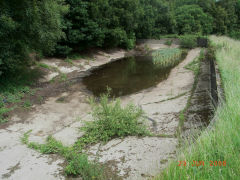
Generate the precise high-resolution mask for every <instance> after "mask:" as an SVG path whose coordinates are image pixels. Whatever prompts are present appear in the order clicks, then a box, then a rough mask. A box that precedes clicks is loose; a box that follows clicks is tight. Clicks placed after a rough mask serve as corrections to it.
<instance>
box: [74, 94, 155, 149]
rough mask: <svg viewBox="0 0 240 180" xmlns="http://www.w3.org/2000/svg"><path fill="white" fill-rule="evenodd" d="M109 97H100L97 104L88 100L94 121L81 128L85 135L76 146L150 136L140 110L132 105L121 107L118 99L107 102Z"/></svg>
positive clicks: (92, 100)
mask: <svg viewBox="0 0 240 180" xmlns="http://www.w3.org/2000/svg"><path fill="white" fill-rule="evenodd" d="M109 97H110V96H109V95H102V96H101V97H100V103H99V104H97V102H96V101H95V100H94V99H91V100H90V103H91V106H92V109H93V112H92V116H93V119H94V121H91V122H86V124H85V126H84V127H83V128H82V130H83V131H84V132H85V135H84V136H83V137H82V138H80V139H79V140H78V142H77V144H78V145H79V144H80V145H82V144H83V145H84V144H92V143H97V142H107V141H109V140H111V139H113V138H117V137H120V138H122V137H126V136H146V135H150V132H149V131H148V130H147V129H146V126H145V124H144V118H143V111H142V110H141V109H140V108H138V107H136V106H134V105H133V104H128V105H127V106H126V107H122V106H121V103H120V100H119V99H116V100H112V101H109Z"/></svg>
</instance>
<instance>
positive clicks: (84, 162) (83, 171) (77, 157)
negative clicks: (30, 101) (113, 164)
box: [21, 131, 105, 180]
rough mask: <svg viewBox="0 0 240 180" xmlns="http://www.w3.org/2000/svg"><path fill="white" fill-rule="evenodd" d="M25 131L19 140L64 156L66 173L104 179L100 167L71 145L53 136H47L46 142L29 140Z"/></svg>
mask: <svg viewBox="0 0 240 180" xmlns="http://www.w3.org/2000/svg"><path fill="white" fill-rule="evenodd" d="M30 132H31V131H29V132H27V133H25V134H24V135H23V137H22V138H21V142H22V143H23V144H26V145H27V146H28V147H29V148H31V149H34V150H36V151H38V152H40V153H42V154H58V155H61V156H62V157H64V158H65V160H66V162H67V166H66V167H65V169H64V172H65V174H66V175H70V176H77V175H80V176H81V178H82V179H83V180H92V179H96V180H104V179H105V178H104V176H103V170H102V167H101V166H100V165H99V164H97V163H94V162H90V161H88V157H87V155H86V154H84V153H79V152H78V151H76V150H74V148H72V147H66V146H63V144H62V143H61V142H59V141H57V140H55V139H54V138H53V137H51V136H49V137H48V138H47V142H46V144H39V143H35V142H29V133H30Z"/></svg>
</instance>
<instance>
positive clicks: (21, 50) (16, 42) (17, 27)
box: [0, 0, 68, 74]
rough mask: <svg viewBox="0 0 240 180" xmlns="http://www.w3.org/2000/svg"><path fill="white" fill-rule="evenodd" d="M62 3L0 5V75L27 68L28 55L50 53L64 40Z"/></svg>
mask: <svg viewBox="0 0 240 180" xmlns="http://www.w3.org/2000/svg"><path fill="white" fill-rule="evenodd" d="M63 4H64V1H63V0H41V1H36V0H21V1H18V0H2V1H0V8H1V11H0V39H1V42H0V74H1V73H10V72H11V73H13V72H14V71H16V69H19V68H21V66H26V65H27V64H28V60H29V54H30V53H34V54H44V55H48V54H51V53H53V51H54V49H55V48H54V47H55V46H56V44H57V41H59V40H60V39H61V38H63V37H64V33H63V31H62V28H63V24H62V22H63V19H62V18H63V15H64V14H66V13H67V10H68V7H67V6H65V5H63Z"/></svg>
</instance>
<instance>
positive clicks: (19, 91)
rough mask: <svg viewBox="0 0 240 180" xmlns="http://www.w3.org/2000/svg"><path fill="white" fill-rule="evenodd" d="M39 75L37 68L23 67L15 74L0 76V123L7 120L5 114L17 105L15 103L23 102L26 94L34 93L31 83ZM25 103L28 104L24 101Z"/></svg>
mask: <svg viewBox="0 0 240 180" xmlns="http://www.w3.org/2000/svg"><path fill="white" fill-rule="evenodd" d="M40 76H41V73H40V71H39V70H38V69H34V70H32V69H27V68H23V69H21V70H19V72H16V73H15V74H11V75H8V77H2V76H1V78H0V84H1V89H0V124H1V123H5V122H7V121H8V119H7V114H8V113H9V112H10V111H12V110H13V109H14V108H16V107H17V104H21V103H24V102H23V98H24V96H25V95H26V94H28V95H34V94H35V90H34V89H31V88H30V87H31V85H33V83H34V82H35V81H36V79H38V78H39V77H40ZM25 105H27V106H28V105H29V103H26V104H25Z"/></svg>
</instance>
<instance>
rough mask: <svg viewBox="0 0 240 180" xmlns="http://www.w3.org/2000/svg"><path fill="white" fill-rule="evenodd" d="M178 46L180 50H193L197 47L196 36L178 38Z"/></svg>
mask: <svg viewBox="0 0 240 180" xmlns="http://www.w3.org/2000/svg"><path fill="white" fill-rule="evenodd" d="M180 45H181V47H182V48H189V49H192V48H195V47H197V36H195V35H185V36H181V37H180Z"/></svg>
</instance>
